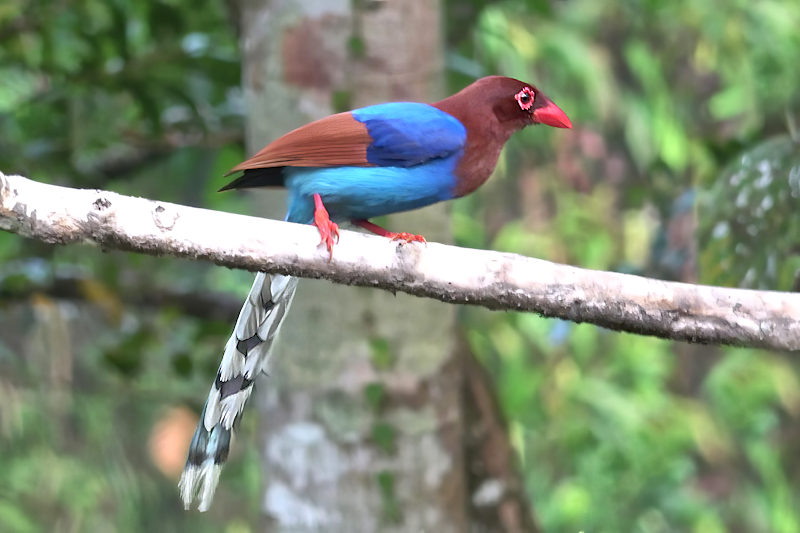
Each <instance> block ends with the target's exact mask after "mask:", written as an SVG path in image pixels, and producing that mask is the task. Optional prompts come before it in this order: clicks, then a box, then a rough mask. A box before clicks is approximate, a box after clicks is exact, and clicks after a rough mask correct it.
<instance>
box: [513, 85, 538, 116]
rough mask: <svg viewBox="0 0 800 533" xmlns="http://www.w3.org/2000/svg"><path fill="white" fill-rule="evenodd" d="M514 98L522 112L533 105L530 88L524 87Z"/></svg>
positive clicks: (532, 95)
mask: <svg viewBox="0 0 800 533" xmlns="http://www.w3.org/2000/svg"><path fill="white" fill-rule="evenodd" d="M514 98H515V99H516V100H517V103H518V104H519V107H520V108H521V109H522V110H523V111H527V110H529V109H530V108H531V106H532V105H533V99H534V94H533V90H532V89H531V88H530V87H525V88H524V89H522V90H521V91H520V92H518V93H517V94H516V95H514Z"/></svg>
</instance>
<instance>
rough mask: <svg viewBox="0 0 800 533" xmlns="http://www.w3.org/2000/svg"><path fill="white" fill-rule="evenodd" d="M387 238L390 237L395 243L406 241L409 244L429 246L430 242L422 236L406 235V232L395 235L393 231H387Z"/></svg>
mask: <svg viewBox="0 0 800 533" xmlns="http://www.w3.org/2000/svg"><path fill="white" fill-rule="evenodd" d="M386 237H389V238H390V239H392V240H393V241H405V242H407V243H409V242H422V243H425V244H428V241H426V240H425V237H423V236H422V235H414V234H413V233H406V232H405V231H403V232H400V233H394V232H393V231H387V232H386Z"/></svg>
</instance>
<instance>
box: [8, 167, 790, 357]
mask: <svg viewBox="0 0 800 533" xmlns="http://www.w3.org/2000/svg"><path fill="white" fill-rule="evenodd" d="M0 229H5V230H8V231H12V232H15V233H18V234H20V235H23V236H26V237H30V238H34V239H38V240H41V241H45V242H48V243H51V244H69V243H77V242H87V243H94V244H97V245H99V246H101V247H103V248H106V249H118V250H128V251H136V252H141V253H147V254H151V255H174V256H177V257H185V258H190V259H195V260H207V261H211V262H213V263H216V264H218V265H222V266H227V267H231V268H242V269H247V270H252V271H257V270H262V271H266V272H280V273H285V274H294V275H297V276H302V277H309V278H324V279H328V280H330V281H334V282H336V283H341V284H348V285H360V286H364V287H376V288H381V289H384V290H386V291H389V292H405V293H408V294H412V295H415V296H424V297H427V298H433V299H437V300H441V301H445V302H452V303H465V304H471V305H482V306H485V307H488V308H490V309H502V310H520V311H533V312H537V313H540V314H543V315H546V316H554V317H559V318H564V319H567V320H574V321H578V322H591V323H594V324H597V325H600V326H604V327H609V328H613V329H618V330H621V331H629V332H633V333H643V334H650V335H655V336H659V337H664V338H669V339H679V340H686V341H694V342H703V343H715V344H719V343H722V344H735V345H741V346H751V347H765V348H774V349H782V350H800V294H797V293H785V292H776V291H754V290H744V289H731V288H723V287H711V286H706V285H693V284H688V283H675V282H665V281H660V280H654V279H648V278H644V277H640V276H633V275H628V274H618V273H614V272H601V271H595V270H588V269H582V268H576V267H571V266H566V265H559V264H556V263H551V262H549V261H543V260H540V259H534V258H529V257H523V256H519V255H515V254H508V253H498V252H492V251H485V250H472V249H466V248H458V247H455V246H446V245H442V244H437V243H433V242H431V243H428V244H427V245H424V244H420V243H412V244H400V243H397V242H392V241H389V240H387V239H384V238H382V237H375V236H371V235H365V234H361V233H356V232H352V231H346V230H345V231H343V232H342V238H341V240H340V242H339V243H338V244H337V245H336V247H335V248H334V256H333V260H332V261H329V260H328V254H327V251H326V250H324V249H323V248H322V247H320V246H317V243H318V241H319V235H318V233H317V230H316V229H315V228H314V227H311V226H304V225H298V224H289V223H285V222H279V221H275V220H269V219H261V218H255V217H247V216H242V215H235V214H230V213H222V212H217V211H209V210H206V209H198V208H192V207H185V206H180V205H176V204H170V203H166V202H156V201H152V200H146V199H142V198H132V197H127V196H122V195H119V194H116V193H112V192H108V191H99V190H79V189H70V188H66V187H57V186H54V185H46V184H43V183H38V182H35V181H31V180H28V179H26V178H23V177H20V176H5V175H3V174H0ZM365 294H366V293H365ZM338 302H339V301H338V300H337V303H338ZM391 305H394V304H391ZM438 307H440V312H441V310H442V308H441V306H438ZM397 327H398V328H402V327H403V326H402V324H398V325H397ZM431 327H432V325H431ZM441 333H442V332H440V334H441ZM409 334H411V332H409Z"/></svg>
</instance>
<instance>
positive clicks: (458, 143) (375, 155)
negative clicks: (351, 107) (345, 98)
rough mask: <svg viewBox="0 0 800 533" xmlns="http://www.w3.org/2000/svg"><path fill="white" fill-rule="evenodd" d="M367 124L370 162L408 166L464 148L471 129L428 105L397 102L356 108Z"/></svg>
mask: <svg viewBox="0 0 800 533" xmlns="http://www.w3.org/2000/svg"><path fill="white" fill-rule="evenodd" d="M351 114H352V115H353V118H355V119H356V120H358V121H359V122H362V123H363V124H365V125H366V126H367V131H368V132H369V135H370V137H372V144H370V145H369V146H368V147H367V161H369V162H370V163H372V164H373V165H378V166H399V167H408V166H413V165H418V164H420V163H424V162H425V161H428V160H430V159H437V158H442V157H447V156H448V155H451V154H453V153H454V152H457V151H459V150H461V149H462V148H463V147H464V143H465V142H466V138H467V130H466V129H465V128H464V125H463V124H461V122H459V121H458V120H457V119H456V118H455V117H453V116H452V115H449V114H447V113H445V112H444V111H441V110H439V109H436V108H435V107H432V106H429V105H427V104H419V103H412V102H397V103H389V104H378V105H373V106H369V107H364V108H362V109H356V110H355V111H352V112H351Z"/></svg>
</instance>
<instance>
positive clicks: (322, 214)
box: [314, 193, 339, 259]
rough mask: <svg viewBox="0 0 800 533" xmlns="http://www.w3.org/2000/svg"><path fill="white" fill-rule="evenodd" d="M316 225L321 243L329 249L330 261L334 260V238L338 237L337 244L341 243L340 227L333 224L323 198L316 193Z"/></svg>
mask: <svg viewBox="0 0 800 533" xmlns="http://www.w3.org/2000/svg"><path fill="white" fill-rule="evenodd" d="M314 225H315V226H316V227H317V229H318V230H319V235H320V237H321V239H320V241H319V243H320V244H323V243H324V244H325V245H326V246H327V247H328V252H329V253H330V259H333V243H334V237H336V242H339V226H338V225H337V224H336V223H335V222H331V219H330V217H329V216H328V210H327V209H325V206H324V205H323V204H322V198H321V197H320V195H319V194H316V193H314Z"/></svg>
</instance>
